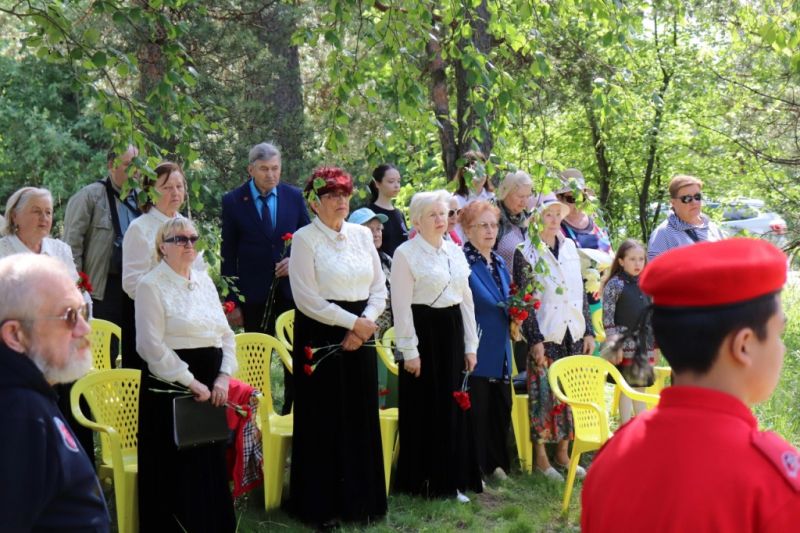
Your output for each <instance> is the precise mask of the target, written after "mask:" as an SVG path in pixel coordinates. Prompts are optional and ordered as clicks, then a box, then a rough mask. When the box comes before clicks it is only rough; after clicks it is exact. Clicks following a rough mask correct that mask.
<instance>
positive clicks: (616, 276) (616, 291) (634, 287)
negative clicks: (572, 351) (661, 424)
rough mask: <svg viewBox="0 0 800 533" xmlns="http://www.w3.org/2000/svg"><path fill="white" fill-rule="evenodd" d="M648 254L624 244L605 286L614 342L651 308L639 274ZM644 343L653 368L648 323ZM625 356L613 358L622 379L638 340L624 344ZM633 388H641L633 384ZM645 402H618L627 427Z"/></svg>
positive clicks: (608, 331) (606, 316)
mask: <svg viewBox="0 0 800 533" xmlns="http://www.w3.org/2000/svg"><path fill="white" fill-rule="evenodd" d="M645 257H646V252H645V249H644V245H643V244H642V243H640V242H639V241H636V240H633V239H628V240H626V241H625V242H623V243H622V245H621V246H620V247H619V249H618V250H617V255H616V256H615V257H614V262H613V263H612V264H611V268H610V269H609V272H608V275H607V277H606V279H605V280H604V282H603V283H604V286H603V326H604V327H605V330H606V337H607V338H608V339H611V338H612V337H613V336H614V335H621V334H622V333H624V332H625V331H631V332H632V331H635V329H636V328H637V327H638V325H639V319H640V317H641V316H642V314H643V312H644V311H645V309H646V307H647V306H648V305H649V303H650V301H649V299H648V298H647V296H645V295H644V294H643V293H642V291H641V290H640V289H639V274H641V272H642V270H643V269H644V265H645ZM644 332H645V335H644V336H645V338H644V339H642V340H641V342H644V343H645V344H644V346H645V347H646V353H647V364H649V365H650V367H652V366H654V365H655V361H656V351H655V339H654V337H653V330H652V327H651V326H650V322H649V321H648V322H647V324H646V325H645V327H644ZM621 352H622V353H619V352H617V353H616V354H615V355H614V358H613V360H612V361H611V362H612V363H614V364H616V365H617V368H619V369H620V371H621V372H622V373H623V375H626V374H629V372H626V371H628V370H631V368H630V367H632V366H633V365H634V364H635V363H636V361H635V360H634V355H635V352H636V340H635V339H632V338H629V339H625V341H624V342H623V343H622V350H621ZM631 385H640V384H638V383H631ZM634 388H636V390H639V391H644V388H643V387H634ZM644 408H645V405H644V403H643V402H632V401H631V399H630V398H628V397H627V396H625V395H624V394H623V395H621V396H620V399H619V415H620V419H621V421H622V423H623V424H624V423H625V422H627V421H628V420H630V418H631V416H632V412H631V411H632V410H633V411H635V412H636V414H639V413H641V412H642V411H644Z"/></svg>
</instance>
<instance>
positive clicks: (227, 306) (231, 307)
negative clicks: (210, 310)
mask: <svg viewBox="0 0 800 533" xmlns="http://www.w3.org/2000/svg"><path fill="white" fill-rule="evenodd" d="M234 309H236V304H235V303H233V302H230V301H228V302H225V303H224V304H222V310H223V311H224V312H225V314H226V315H229V314H231V313H233V310H234Z"/></svg>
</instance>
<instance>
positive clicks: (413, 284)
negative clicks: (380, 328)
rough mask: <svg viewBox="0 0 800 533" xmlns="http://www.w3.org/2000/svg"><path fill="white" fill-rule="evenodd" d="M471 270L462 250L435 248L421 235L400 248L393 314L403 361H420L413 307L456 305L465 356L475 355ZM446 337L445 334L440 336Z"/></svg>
mask: <svg viewBox="0 0 800 533" xmlns="http://www.w3.org/2000/svg"><path fill="white" fill-rule="evenodd" d="M469 275H470V268H469V264H468V263H467V259H466V257H465V256H464V252H463V250H461V248H459V247H458V245H456V244H454V243H453V242H451V241H445V240H443V241H442V245H441V246H440V247H439V248H434V247H433V246H431V245H430V243H428V241H426V240H425V239H424V238H423V237H422V236H421V235H420V236H417V238H415V239H411V240H410V241H407V242H405V243H403V244H401V245H400V246H399V247H398V248H397V249H396V250H395V252H394V256H393V257H392V275H391V280H390V285H391V287H392V314H393V315H394V329H395V337H396V339H397V341H396V342H397V347H398V349H399V350H400V351H401V352H402V354H403V358H404V359H405V360H409V359H415V358H416V357H419V351H418V350H417V345H418V344H419V340H418V339H417V335H416V331H415V330H414V318H413V316H412V313H411V306H412V305H413V304H421V305H428V306H430V307H434V308H443V307H451V306H453V305H458V306H460V308H461V317H462V319H463V321H464V345H465V352H466V353H476V352H477V351H478V327H477V325H476V323H475V308H474V306H473V303H472V291H471V290H470V288H469ZM442 334H443V335H447V332H442Z"/></svg>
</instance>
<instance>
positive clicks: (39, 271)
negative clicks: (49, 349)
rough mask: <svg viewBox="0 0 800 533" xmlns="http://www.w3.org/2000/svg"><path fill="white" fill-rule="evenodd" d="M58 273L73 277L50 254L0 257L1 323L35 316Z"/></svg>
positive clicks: (67, 277)
mask: <svg viewBox="0 0 800 533" xmlns="http://www.w3.org/2000/svg"><path fill="white" fill-rule="evenodd" d="M57 276H62V277H64V278H66V279H67V280H71V278H70V275H69V273H68V272H67V267H66V266H65V265H64V263H62V262H61V261H59V260H58V259H54V258H52V257H50V256H47V255H42V254H14V255H9V256H8V257H4V258H3V259H0V294H2V295H3V297H2V298H0V323H2V322H3V321H5V320H23V319H31V318H34V315H35V313H36V312H37V311H38V310H39V307H40V306H41V303H42V302H43V301H45V300H46V299H47V294H46V293H47V288H48V287H50V286H51V285H52V280H53V277H57Z"/></svg>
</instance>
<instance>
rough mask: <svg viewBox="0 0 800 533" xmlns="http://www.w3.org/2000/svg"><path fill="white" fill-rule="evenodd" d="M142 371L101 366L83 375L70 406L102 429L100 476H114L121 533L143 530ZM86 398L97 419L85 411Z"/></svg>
mask: <svg viewBox="0 0 800 533" xmlns="http://www.w3.org/2000/svg"><path fill="white" fill-rule="evenodd" d="M140 383H141V372H140V371H139V370H135V369H130V368H120V369H113V370H101V371H98V372H92V373H91V374H88V375H86V376H84V377H82V378H81V379H79V380H78V381H77V382H75V384H74V385H73V386H72V392H71V393H70V406H71V408H72V415H73V416H74V417H75V420H77V421H78V423H79V424H80V425H82V426H85V427H87V428H89V429H91V430H92V431H97V432H99V433H100V451H101V455H100V457H101V459H100V465H99V470H98V475H99V477H100V479H103V480H108V479H113V483H114V496H115V503H116V508H117V527H118V529H119V531H120V533H135V532H137V531H139V497H138V494H137V488H136V484H137V477H138V472H139V469H138V464H137V462H138V460H137V457H136V449H137V446H138V441H137V432H138V430H139V386H140ZM81 397H83V398H85V399H86V402H87V403H88V404H89V409H91V412H92V416H93V417H94V420H95V421H94V422H93V421H91V420H89V419H88V418H87V417H86V415H85V414H84V413H83V412H82V411H81V407H80V399H81Z"/></svg>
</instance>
